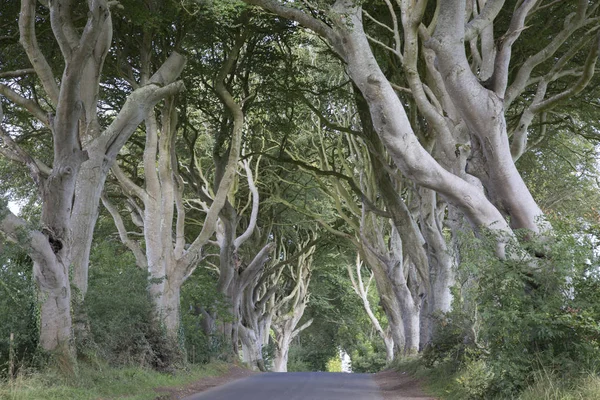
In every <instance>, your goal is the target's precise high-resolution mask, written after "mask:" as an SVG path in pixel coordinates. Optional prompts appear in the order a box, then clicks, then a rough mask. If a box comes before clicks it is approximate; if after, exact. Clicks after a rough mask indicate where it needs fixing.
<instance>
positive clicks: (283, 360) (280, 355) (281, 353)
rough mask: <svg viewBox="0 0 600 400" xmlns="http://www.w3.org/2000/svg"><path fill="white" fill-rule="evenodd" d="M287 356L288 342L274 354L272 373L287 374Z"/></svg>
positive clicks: (288, 352) (288, 351)
mask: <svg viewBox="0 0 600 400" xmlns="http://www.w3.org/2000/svg"><path fill="white" fill-rule="evenodd" d="M284 340H285V339H284ZM290 342H291V340H290ZM289 354H290V343H289V342H288V344H287V345H284V344H282V345H281V349H278V351H277V352H276V353H275V359H274V360H273V372H287V370H288V368H287V366H288V357H289Z"/></svg>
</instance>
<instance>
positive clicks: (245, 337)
mask: <svg viewBox="0 0 600 400" xmlns="http://www.w3.org/2000/svg"><path fill="white" fill-rule="evenodd" d="M239 334H240V339H241V341H242V355H243V361H244V363H246V365H248V366H249V367H250V368H252V369H254V370H259V371H266V370H267V369H266V367H265V361H264V359H263V355H262V343H263V340H262V338H261V337H259V336H257V334H256V332H255V331H254V330H252V329H247V328H245V327H244V326H243V325H240V331H239Z"/></svg>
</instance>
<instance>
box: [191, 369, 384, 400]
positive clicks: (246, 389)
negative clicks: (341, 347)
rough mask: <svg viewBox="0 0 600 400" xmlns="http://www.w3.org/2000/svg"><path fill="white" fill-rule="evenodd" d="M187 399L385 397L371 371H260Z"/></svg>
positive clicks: (337, 399) (345, 399) (380, 399)
mask: <svg viewBox="0 0 600 400" xmlns="http://www.w3.org/2000/svg"><path fill="white" fill-rule="evenodd" d="M184 400H383V397H382V396H381V394H380V392H379V389H378V386H377V384H376V383H375V381H374V380H373V378H372V375H370V374H344V373H331V372H288V373H266V374H258V375H254V376H251V377H248V378H245V379H241V380H238V381H235V382H232V383H230V384H227V385H224V386H220V387H217V388H215V389H212V390H209V391H207V392H202V393H198V394H196V395H192V396H189V397H186V398H185V399H184Z"/></svg>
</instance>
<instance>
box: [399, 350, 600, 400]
mask: <svg viewBox="0 0 600 400" xmlns="http://www.w3.org/2000/svg"><path fill="white" fill-rule="evenodd" d="M390 367H391V368H394V369H396V370H398V371H402V372H407V373H409V374H411V375H413V376H414V377H416V378H418V379H421V380H422V381H423V390H424V391H425V393H426V394H428V395H429V396H432V397H435V398H437V399H440V400H469V399H479V398H484V397H477V396H473V395H472V394H471V393H469V391H468V390H466V389H465V387H463V385H461V383H460V377H461V375H462V372H463V371H453V370H452V368H451V367H450V366H449V365H448V364H438V365H437V366H435V367H434V368H427V367H425V365H424V364H423V362H422V361H421V359H419V358H416V359H403V360H397V361H395V362H394V363H393V364H392V365H391V366H390ZM485 398H486V399H487V397H485ZM493 399H494V400H509V399H505V398H502V397H495V398H493ZM490 400H492V399H490ZM510 400H600V374H598V373H596V372H590V373H587V374H585V375H583V376H581V377H579V378H577V379H570V380H565V379H561V378H559V377H557V376H555V375H554V374H553V373H552V372H548V371H542V372H540V373H538V374H537V376H536V378H535V382H534V383H533V384H532V385H530V386H529V387H527V388H526V389H525V390H524V391H523V392H522V393H521V394H520V395H519V396H518V397H516V398H514V397H512V398H511V399H510Z"/></svg>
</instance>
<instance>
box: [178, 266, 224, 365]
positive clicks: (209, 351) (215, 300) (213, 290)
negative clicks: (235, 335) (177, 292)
mask: <svg viewBox="0 0 600 400" xmlns="http://www.w3.org/2000/svg"><path fill="white" fill-rule="evenodd" d="M217 279H218V276H217V274H216V273H215V271H212V270H208V269H206V268H198V269H197V270H196V271H195V272H194V275H193V276H192V277H191V278H190V279H189V280H188V281H187V282H186V283H185V285H184V286H183V288H182V296H181V298H182V299H181V308H182V310H181V319H182V329H183V332H184V338H185V349H186V352H187V355H188V361H189V362H191V363H200V364H203V363H207V362H209V361H211V360H224V359H226V358H227V357H228V356H229V349H230V348H231V344H230V343H229V342H228V341H227V338H224V337H223V336H222V335H220V334H219V333H218V332H215V333H214V334H211V335H207V334H206V333H205V332H204V330H203V327H202V323H203V316H202V313H201V312H200V311H199V309H200V307H208V306H210V309H211V311H214V312H216V314H217V315H219V318H220V321H231V315H230V313H229V305H228V303H227V300H226V299H225V297H224V295H223V294H221V293H219V291H218V290H217V285H216V282H217Z"/></svg>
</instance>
